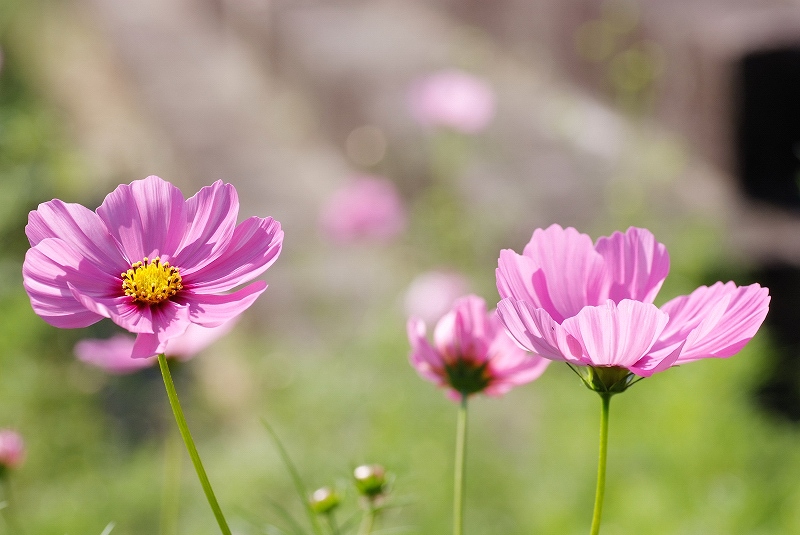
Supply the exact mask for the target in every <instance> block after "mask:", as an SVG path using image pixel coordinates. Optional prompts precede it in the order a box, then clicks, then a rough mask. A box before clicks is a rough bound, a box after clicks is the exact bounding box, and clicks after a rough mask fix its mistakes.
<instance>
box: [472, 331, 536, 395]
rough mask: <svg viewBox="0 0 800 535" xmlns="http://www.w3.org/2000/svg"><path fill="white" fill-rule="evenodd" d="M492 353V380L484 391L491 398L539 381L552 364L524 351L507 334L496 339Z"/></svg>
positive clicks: (490, 361)
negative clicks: (516, 387)
mask: <svg viewBox="0 0 800 535" xmlns="http://www.w3.org/2000/svg"><path fill="white" fill-rule="evenodd" d="M495 317H496V316H495ZM490 353H491V355H492V357H491V359H489V361H488V362H489V364H488V372H489V375H490V377H491V378H492V380H491V382H490V383H489V386H488V387H486V390H484V392H485V393H486V395H489V396H501V395H503V394H505V393H507V392H508V391H509V390H511V389H512V388H514V387H515V386H520V385H524V384H527V383H529V382H531V381H534V380H536V379H538V378H539V377H540V376H541V375H542V374H543V373H544V371H545V370H546V369H547V366H548V365H549V364H550V362H551V361H550V360H548V359H545V358H542V357H540V356H539V355H536V354H533V353H528V352H525V351H523V350H522V349H520V348H519V347H518V346H517V345H516V343H514V341H513V340H512V339H511V337H509V336H506V335H505V333H501V336H498V337H497V338H496V339H495V342H494V343H493V344H492V349H490Z"/></svg>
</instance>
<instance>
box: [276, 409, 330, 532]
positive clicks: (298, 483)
mask: <svg viewBox="0 0 800 535" xmlns="http://www.w3.org/2000/svg"><path fill="white" fill-rule="evenodd" d="M261 423H262V424H264V427H265V428H266V430H267V432H268V433H269V434H270V436H271V437H272V441H273V442H275V446H276V447H277V448H278V453H279V454H280V456H281V460H282V461H283V465H284V466H285V467H286V469H287V470H288V471H289V475H290V476H291V478H292V483H294V488H295V490H296V491H297V495H298V496H300V500H301V502H302V503H303V506H304V508H305V510H306V513H307V514H308V520H309V522H311V529H313V530H314V533H316V534H317V535H322V526H321V525H320V523H319V521H318V520H317V513H315V512H314V509H313V508H312V507H311V503H310V502H309V500H308V490H307V489H306V486H305V484H304V483H303V478H302V477H300V472H298V471H297V467H296V466H295V465H294V463H293V462H292V458H291V457H289V452H288V451H286V448H285V447H283V442H281V439H280V438H278V434H277V433H276V432H275V430H274V429H272V426H271V425H269V423H268V422H267V421H266V420H264V419H262V420H261Z"/></svg>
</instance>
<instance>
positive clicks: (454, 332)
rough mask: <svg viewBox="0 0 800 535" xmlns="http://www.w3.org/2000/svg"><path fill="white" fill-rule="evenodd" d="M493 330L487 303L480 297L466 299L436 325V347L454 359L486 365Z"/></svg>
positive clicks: (473, 296)
mask: <svg viewBox="0 0 800 535" xmlns="http://www.w3.org/2000/svg"><path fill="white" fill-rule="evenodd" d="M490 335H491V327H490V326H489V324H488V321H487V313H486V302H485V301H484V300H483V299H481V298H480V297H478V296H475V295H469V296H466V297H462V298H460V299H458V300H456V302H455V303H454V305H453V309H452V310H451V311H450V312H449V313H447V314H445V316H443V317H442V318H441V319H440V320H439V322H438V323H437V324H436V329H435V330H434V333H433V339H434V345H435V347H436V350H437V351H439V353H441V354H443V355H446V356H448V357H450V358H451V359H453V360H455V359H464V360H471V361H474V362H482V361H484V360H485V359H486V356H487V355H486V353H487V350H488V344H487V342H486V340H487V339H490Z"/></svg>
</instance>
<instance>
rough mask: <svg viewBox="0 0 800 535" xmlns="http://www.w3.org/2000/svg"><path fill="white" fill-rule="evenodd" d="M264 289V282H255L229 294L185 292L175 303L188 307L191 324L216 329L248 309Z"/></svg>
mask: <svg viewBox="0 0 800 535" xmlns="http://www.w3.org/2000/svg"><path fill="white" fill-rule="evenodd" d="M266 289H267V283H266V282H264V281H256V282H254V283H252V284H249V285H247V286H245V287H244V288H242V289H241V290H238V291H236V292H233V293H229V294H197V293H193V292H185V293H182V294H180V299H176V301H177V302H180V303H182V304H186V305H188V307H189V317H190V318H191V322H192V323H197V324H198V325H201V326H203V327H217V326H219V325H222V324H223V323H225V322H228V321H230V320H232V319H233V318H235V317H236V316H238V315H239V314H241V313H242V312H244V311H245V310H247V309H248V308H250V305H252V304H253V303H254V302H255V300H256V299H257V298H258V296H259V295H261V294H262V293H263V292H264V290H266Z"/></svg>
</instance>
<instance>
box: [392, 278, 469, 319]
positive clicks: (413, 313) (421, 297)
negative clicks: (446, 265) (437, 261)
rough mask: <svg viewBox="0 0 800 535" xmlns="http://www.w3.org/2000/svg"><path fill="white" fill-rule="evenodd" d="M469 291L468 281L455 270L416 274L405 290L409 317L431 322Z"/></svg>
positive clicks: (442, 314)
mask: <svg viewBox="0 0 800 535" xmlns="http://www.w3.org/2000/svg"><path fill="white" fill-rule="evenodd" d="M468 292H469V281H468V280H467V278H466V277H465V276H464V275H462V274H461V273H458V272H456V271H447V270H436V271H428V272H426V273H422V274H421V275H418V276H417V277H416V278H415V279H414V280H412V281H411V284H410V285H409V287H408V290H406V295H405V309H406V315H407V316H409V317H415V318H419V319H421V320H422V321H424V322H425V323H427V324H433V323H436V322H437V321H439V318H441V317H442V316H444V315H445V314H446V313H447V311H449V310H450V307H452V306H453V303H454V302H455V300H456V299H458V298H459V297H461V296H462V295H465V294H467V293H468Z"/></svg>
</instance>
